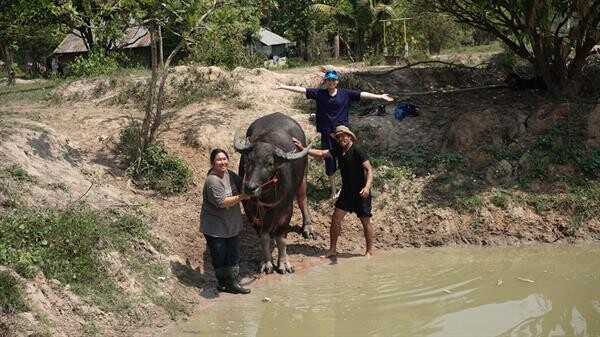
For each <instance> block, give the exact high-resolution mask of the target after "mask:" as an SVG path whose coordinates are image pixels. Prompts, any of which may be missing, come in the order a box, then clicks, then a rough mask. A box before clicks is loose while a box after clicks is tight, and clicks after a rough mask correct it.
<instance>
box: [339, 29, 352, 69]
mask: <svg viewBox="0 0 600 337" xmlns="http://www.w3.org/2000/svg"><path fill="white" fill-rule="evenodd" d="M340 40H342V42H343V43H344V46H346V54H347V55H348V58H349V59H350V61H352V62H354V57H352V48H350V45H349V44H348V32H346V38H345V39H342V37H341V36H340Z"/></svg>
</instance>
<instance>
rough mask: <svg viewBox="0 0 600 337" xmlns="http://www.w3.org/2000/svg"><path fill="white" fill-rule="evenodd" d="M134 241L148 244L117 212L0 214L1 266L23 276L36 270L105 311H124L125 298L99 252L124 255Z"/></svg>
mask: <svg viewBox="0 0 600 337" xmlns="http://www.w3.org/2000/svg"><path fill="white" fill-rule="evenodd" d="M138 239H144V240H149V234H148V232H147V229H146V226H145V225H144V224H143V222H142V220H141V219H140V218H139V217H138V216H137V215H132V214H128V213H121V212H119V211H116V210H106V211H101V212H99V211H91V210H89V209H86V208H79V209H67V210H57V209H44V210H38V211H10V212H6V213H2V214H0V265H6V266H9V267H11V268H13V269H14V270H15V271H16V272H17V273H19V274H20V275H22V276H24V277H33V276H34V275H35V274H36V273H37V272H39V271H41V272H43V273H44V275H45V276H46V277H47V278H51V279H57V280H59V281H61V282H62V283H63V284H69V285H71V288H72V289H73V291H75V292H76V293H78V294H81V295H90V296H92V298H94V300H95V302H96V303H98V304H100V305H101V306H103V307H105V308H117V307H120V308H125V307H127V306H128V304H127V303H126V302H125V300H126V299H125V298H123V297H122V294H120V291H119V289H118V287H117V286H116V284H115V283H114V281H112V280H111V279H110V277H109V276H108V274H107V270H106V267H105V266H104V263H103V262H102V260H101V259H100V257H99V252H100V251H101V250H107V249H108V250H117V251H120V252H123V253H125V252H127V251H129V250H130V242H131V241H132V240H138Z"/></svg>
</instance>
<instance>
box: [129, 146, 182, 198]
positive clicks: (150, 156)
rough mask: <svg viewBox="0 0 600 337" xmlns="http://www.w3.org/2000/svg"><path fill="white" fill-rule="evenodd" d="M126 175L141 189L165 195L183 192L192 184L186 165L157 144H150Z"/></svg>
mask: <svg viewBox="0 0 600 337" xmlns="http://www.w3.org/2000/svg"><path fill="white" fill-rule="evenodd" d="M127 173H128V174H129V175H131V176H132V177H133V178H134V179H135V180H136V182H137V183H138V184H139V185H140V186H141V187H143V188H151V189H153V190H156V191H159V192H161V193H165V194H174V193H179V192H185V191H186V190H187V188H188V186H189V185H190V184H191V182H192V171H191V169H190V168H189V166H188V165H187V163H186V162H185V161H184V160H183V159H180V158H178V157H176V156H174V155H170V154H168V153H167V151H166V150H165V149H164V148H163V147H162V146H160V145H159V144H150V145H149V146H148V147H147V148H146V150H145V151H144V153H142V156H141V157H140V158H139V159H138V160H136V161H135V162H133V163H132V165H131V166H129V168H128V169H127Z"/></svg>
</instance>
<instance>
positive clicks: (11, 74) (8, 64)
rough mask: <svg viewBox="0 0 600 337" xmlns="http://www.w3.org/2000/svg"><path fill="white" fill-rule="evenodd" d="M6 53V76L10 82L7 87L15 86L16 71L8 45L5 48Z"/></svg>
mask: <svg viewBox="0 0 600 337" xmlns="http://www.w3.org/2000/svg"><path fill="white" fill-rule="evenodd" d="M3 51H4V62H5V63H6V74H7V76H8V82H7V83H6V85H14V84H15V70H14V69H13V59H12V54H11V53H10V47H9V46H8V44H5V45H4V46H3Z"/></svg>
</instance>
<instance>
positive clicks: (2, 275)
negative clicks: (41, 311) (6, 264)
mask: <svg viewBox="0 0 600 337" xmlns="http://www.w3.org/2000/svg"><path fill="white" fill-rule="evenodd" d="M28 310H29V306H28V305H27V302H26V301H25V299H24V298H23V294H22V293H21V289H20V288H19V281H18V280H17V279H16V278H15V277H14V276H13V275H11V273H10V272H8V271H0V312H1V313H3V314H15V313H19V312H25V311H28Z"/></svg>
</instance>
